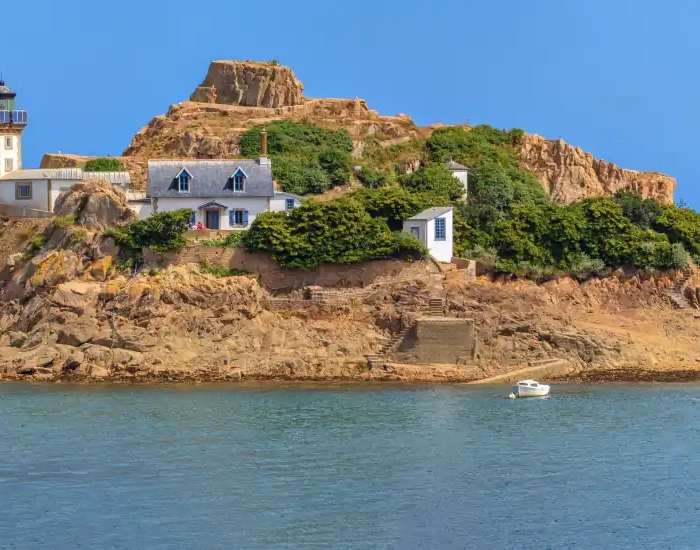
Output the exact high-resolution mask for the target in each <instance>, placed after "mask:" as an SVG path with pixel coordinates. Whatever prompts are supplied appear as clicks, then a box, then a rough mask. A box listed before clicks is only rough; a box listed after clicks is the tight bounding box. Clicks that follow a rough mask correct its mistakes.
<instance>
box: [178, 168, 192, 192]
mask: <svg viewBox="0 0 700 550" xmlns="http://www.w3.org/2000/svg"><path fill="white" fill-rule="evenodd" d="M178 188H179V190H180V193H189V192H190V174H189V172H188V171H187V170H183V171H182V172H180V175H179V176H178Z"/></svg>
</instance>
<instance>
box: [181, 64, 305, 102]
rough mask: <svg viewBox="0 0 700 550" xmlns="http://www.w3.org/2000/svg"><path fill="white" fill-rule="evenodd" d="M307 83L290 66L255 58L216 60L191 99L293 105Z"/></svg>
mask: <svg viewBox="0 0 700 550" xmlns="http://www.w3.org/2000/svg"><path fill="white" fill-rule="evenodd" d="M303 91H304V87H303V85H302V83H301V82H299V80H298V79H297V77H296V76H295V75H294V72H292V70H291V69H290V68H289V67H282V66H280V65H273V64H271V63H256V62H253V61H214V62H212V64H211V65H210V66H209V72H208V73H207V77H206V78H205V79H204V82H202V83H201V84H200V85H199V86H198V87H197V89H196V90H195V92H194V93H193V94H192V97H191V98H190V101H195V102H198V103H221V104H224V105H242V106H244V107H266V108H271V109H275V108H277V107H290V106H292V105H301V104H302V103H303V102H304V98H303V96H302V93H303Z"/></svg>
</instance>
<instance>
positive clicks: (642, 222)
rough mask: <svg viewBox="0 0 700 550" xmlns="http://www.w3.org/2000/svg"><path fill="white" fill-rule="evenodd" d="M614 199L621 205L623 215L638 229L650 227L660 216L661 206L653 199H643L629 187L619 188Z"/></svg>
mask: <svg viewBox="0 0 700 550" xmlns="http://www.w3.org/2000/svg"><path fill="white" fill-rule="evenodd" d="M615 200H616V201H617V203H618V204H619V205H620V206H621V207H622V212H623V213H624V215H625V216H626V217H627V218H628V219H629V220H630V221H631V222H632V223H633V224H635V225H636V226H638V227H639V228H640V229H650V228H651V227H653V226H654V224H655V223H656V221H657V220H658V219H659V217H661V214H662V210H661V206H660V205H659V203H658V202H656V201H655V200H650V199H646V200H645V199H643V198H642V197H641V196H640V195H638V194H637V193H634V192H633V191H630V190H629V189H620V190H618V191H617V192H616V193H615Z"/></svg>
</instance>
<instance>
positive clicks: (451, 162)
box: [445, 159, 469, 170]
mask: <svg viewBox="0 0 700 550" xmlns="http://www.w3.org/2000/svg"><path fill="white" fill-rule="evenodd" d="M445 166H447V168H448V169H449V170H469V168H467V167H466V166H464V164H460V163H459V162H455V161H454V160H452V159H450V160H448V161H447V162H446V163H445Z"/></svg>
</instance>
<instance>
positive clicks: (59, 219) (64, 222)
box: [53, 214, 75, 228]
mask: <svg viewBox="0 0 700 550" xmlns="http://www.w3.org/2000/svg"><path fill="white" fill-rule="evenodd" d="M74 223H75V216H74V215H73V214H66V215H65V216H56V217H55V218H54V219H53V224H54V225H55V226H56V227H61V228H66V227H72V226H73V224H74Z"/></svg>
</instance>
